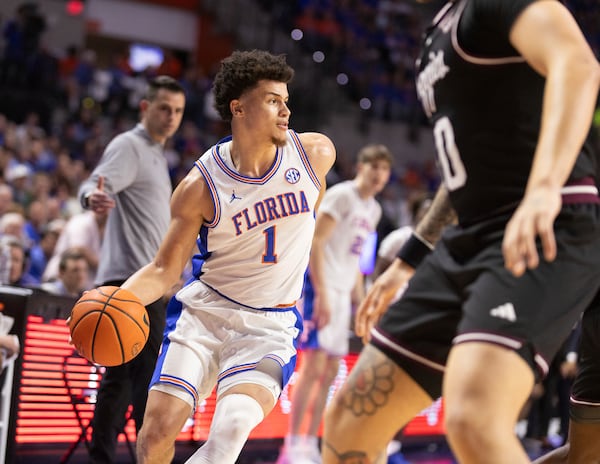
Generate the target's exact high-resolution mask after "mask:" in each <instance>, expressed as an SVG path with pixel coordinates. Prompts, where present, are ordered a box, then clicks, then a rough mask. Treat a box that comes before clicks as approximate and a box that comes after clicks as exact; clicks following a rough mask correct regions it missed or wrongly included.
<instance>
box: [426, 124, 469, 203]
mask: <svg viewBox="0 0 600 464" xmlns="http://www.w3.org/2000/svg"><path fill="white" fill-rule="evenodd" d="M433 136H434V138H435V148H436V151H437V155H438V160H439V162H440V166H441V168H442V174H443V175H444V182H445V184H446V188H447V189H448V190H449V191H451V190H456V189H458V188H460V187H462V186H463V185H465V182H466V181H467V171H466V169H465V165H464V164H463V162H462V160H461V159H460V152H459V151H458V147H457V146H456V141H455V140H454V129H453V128H452V123H451V122H450V119H448V117H446V116H444V117H443V118H440V119H438V120H437V121H436V123H435V127H434V128H433Z"/></svg>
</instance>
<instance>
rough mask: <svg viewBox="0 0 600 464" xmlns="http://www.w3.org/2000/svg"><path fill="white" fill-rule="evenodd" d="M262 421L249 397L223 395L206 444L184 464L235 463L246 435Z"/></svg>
mask: <svg viewBox="0 0 600 464" xmlns="http://www.w3.org/2000/svg"><path fill="white" fill-rule="evenodd" d="M263 419H264V413H263V410H262V407H261V406H260V404H258V402H257V401H256V400H255V399H254V398H252V397H251V396H248V395H243V394H239V393H233V394H231V395H226V396H224V397H223V398H222V399H220V400H219V401H217V405H216V407H215V414H214V416H213V419H212V423H211V425H210V431H209V433H208V439H207V440H206V443H204V445H202V446H201V447H200V449H198V451H196V452H195V453H194V454H193V455H192V456H191V457H190V458H189V459H188V460H187V461H185V464H215V463H219V464H235V461H236V460H237V458H238V457H239V455H240V453H241V452H242V448H243V447H244V444H245V443H246V440H247V439H248V435H250V432H251V431H252V429H253V428H254V427H256V426H257V425H258V424H260V422H261V421H262V420H263Z"/></svg>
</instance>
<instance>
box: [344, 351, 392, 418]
mask: <svg viewBox="0 0 600 464" xmlns="http://www.w3.org/2000/svg"><path fill="white" fill-rule="evenodd" d="M393 372H394V364H393V362H392V361H390V360H387V359H385V360H383V361H382V360H381V357H379V358H377V359H375V358H374V356H373V355H372V353H369V351H368V350H365V351H363V353H362V354H361V359H360V362H359V364H358V365H357V366H355V368H354V369H353V370H352V372H351V373H350V376H349V377H348V379H347V381H346V382H347V385H346V387H345V388H344V389H343V390H342V391H343V394H342V396H341V398H340V402H341V404H342V405H343V406H344V407H345V408H347V409H349V410H350V411H351V412H352V414H353V415H355V416H363V415H367V416H371V415H373V414H375V413H376V412H377V411H378V410H379V409H380V408H382V407H384V406H385V405H386V404H387V403H388V401H389V398H390V393H391V391H392V390H393V389H394V381H393V377H392V374H393Z"/></svg>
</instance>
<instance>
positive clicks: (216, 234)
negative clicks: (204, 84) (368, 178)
mask: <svg viewBox="0 0 600 464" xmlns="http://www.w3.org/2000/svg"><path fill="white" fill-rule="evenodd" d="M293 74H294V71H293V69H292V68H291V67H290V66H289V65H288V64H287V63H286V62H285V58H284V57H283V56H274V55H272V54H270V53H268V52H264V51H259V50H253V51H248V52H238V51H236V52H234V53H233V54H232V55H231V56H230V57H228V58H226V59H224V60H223V61H222V63H221V68H220V71H219V72H218V73H217V75H216V77H215V81H214V89H213V90H214V94H215V106H216V109H217V110H218V111H219V113H220V115H221V116H222V117H223V119H225V120H228V121H230V122H231V130H232V137H230V138H227V139H225V140H222V141H220V142H219V143H218V144H217V145H215V146H214V147H212V148H211V149H210V150H208V151H207V152H206V153H204V155H202V156H201V157H200V159H198V160H197V161H196V163H195V165H194V167H193V168H192V169H191V170H190V172H189V173H188V175H187V176H186V177H185V178H184V179H183V180H182V181H181V183H180V184H179V185H178V187H177V188H176V190H175V192H174V193H173V197H172V199H171V216H172V219H171V223H170V225H169V229H168V232H167V235H166V236H165V238H164V240H163V242H162V244H161V246H160V249H159V251H158V253H157V254H156V256H155V258H154V260H153V261H152V262H151V263H150V264H148V265H147V266H145V267H143V268H142V269H140V270H139V271H138V272H137V273H136V274H134V275H133V276H132V277H131V278H129V279H128V280H127V281H126V282H125V283H124V284H123V288H126V289H128V290H130V291H132V292H133V293H134V294H136V295H137V296H138V297H139V298H140V299H141V300H142V302H143V303H144V304H147V303H149V302H152V301H154V300H156V299H158V298H160V297H161V296H162V295H163V294H165V293H167V292H168V290H169V289H170V288H171V287H172V286H173V285H174V284H175V283H176V282H177V281H178V279H179V276H180V275H181V272H182V270H183V269H184V266H185V265H186V263H187V262H188V260H189V257H190V256H191V255H192V252H193V250H194V247H195V246H197V247H198V254H197V255H196V256H195V257H194V259H193V271H194V272H193V275H194V277H193V278H192V279H191V280H190V281H189V282H188V284H187V285H186V286H184V288H183V289H181V290H180V292H179V293H178V294H177V295H176V297H175V298H173V299H172V300H171V303H170V305H169V308H168V309H167V327H166V329H165V337H164V340H163V345H162V348H161V354H160V356H159V359H158V362H157V367H156V371H155V374H154V377H153V379H152V381H151V384H150V392H149V395H148V404H147V408H146V414H145V416H144V423H143V427H142V429H141V431H140V435H139V437H138V441H137V454H138V462H139V463H140V464H149V463H170V462H171V460H172V459H173V456H174V451H175V440H176V437H177V435H178V434H179V432H180V430H181V429H182V427H183V425H184V424H185V422H186V420H187V419H188V418H189V417H190V415H191V414H192V413H193V411H194V408H195V407H197V405H198V404H199V403H200V402H201V401H202V400H203V399H204V398H206V397H208V396H209V395H210V394H211V392H212V390H213V388H214V387H215V386H216V388H217V405H216V409H215V412H214V416H213V421H212V425H211V428H210V432H209V436H208V440H207V441H206V443H205V444H204V445H203V446H202V447H201V448H199V449H198V450H197V451H196V452H195V453H194V454H193V455H192V456H191V457H190V458H189V459H188V461H187V462H188V463H194V464H197V463H211V464H215V463H219V464H233V463H234V462H235V461H236V459H237V458H238V455H239V453H240V451H241V449H242V447H243V445H244V443H245V441H246V439H247V437H248V435H249V434H250V432H251V430H252V429H253V428H254V427H255V426H256V425H257V424H258V423H260V422H261V421H262V420H263V418H264V417H265V416H266V415H267V414H268V413H269V412H270V411H271V409H272V408H273V406H274V405H275V403H276V401H277V399H278V397H279V394H280V392H281V390H282V388H283V386H284V385H285V384H286V382H287V380H288V379H289V377H290V375H291V374H292V372H293V371H294V366H295V360H296V349H295V345H296V341H297V338H298V336H299V334H300V332H301V328H302V323H301V319H300V316H299V314H298V311H297V310H296V307H295V301H296V299H298V298H299V297H300V294H301V290H302V283H303V275H304V272H305V270H306V268H307V265H308V259H309V253H310V246H311V240H312V236H313V232H314V225H315V207H316V205H317V203H318V200H319V198H320V195H321V192H322V191H324V189H325V175H326V174H327V172H328V170H329V169H330V167H331V166H332V164H333V162H334V160H335V148H334V146H333V144H332V142H331V141H330V140H329V138H327V137H326V136H324V135H322V134H319V133H304V134H296V133H295V132H293V131H292V130H290V129H289V128H288V122H289V118H290V110H289V109H288V106H287V102H288V88H287V83H288V82H289V81H290V80H291V79H292V77H293Z"/></svg>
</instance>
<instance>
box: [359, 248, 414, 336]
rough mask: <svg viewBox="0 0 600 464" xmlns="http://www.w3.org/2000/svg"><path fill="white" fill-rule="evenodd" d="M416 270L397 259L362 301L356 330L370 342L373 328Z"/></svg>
mask: <svg viewBox="0 0 600 464" xmlns="http://www.w3.org/2000/svg"><path fill="white" fill-rule="evenodd" d="M414 273H415V270H414V269H413V268H412V267H411V266H409V265H408V264H406V263H404V262H403V261H401V260H400V259H396V260H394V261H393V262H392V264H390V266H389V267H388V268H387V269H386V270H385V272H383V274H381V275H380V276H379V277H377V279H376V280H375V282H373V285H372V286H371V288H369V291H368V292H367V296H366V297H365V299H364V300H363V301H362V303H361V304H360V306H359V307H358V310H357V311H356V316H355V329H354V330H355V332H356V335H358V336H359V337H361V338H362V340H363V342H364V343H368V341H369V340H370V338H371V329H372V328H373V326H374V325H375V324H377V322H378V321H379V319H380V318H381V316H382V315H383V313H385V312H386V311H387V309H388V307H389V305H390V304H391V302H392V299H393V298H394V296H395V295H396V293H398V291H399V290H400V289H401V288H402V287H403V286H404V285H405V284H406V283H407V282H408V281H409V280H410V278H411V277H412V276H413V274H414Z"/></svg>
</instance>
